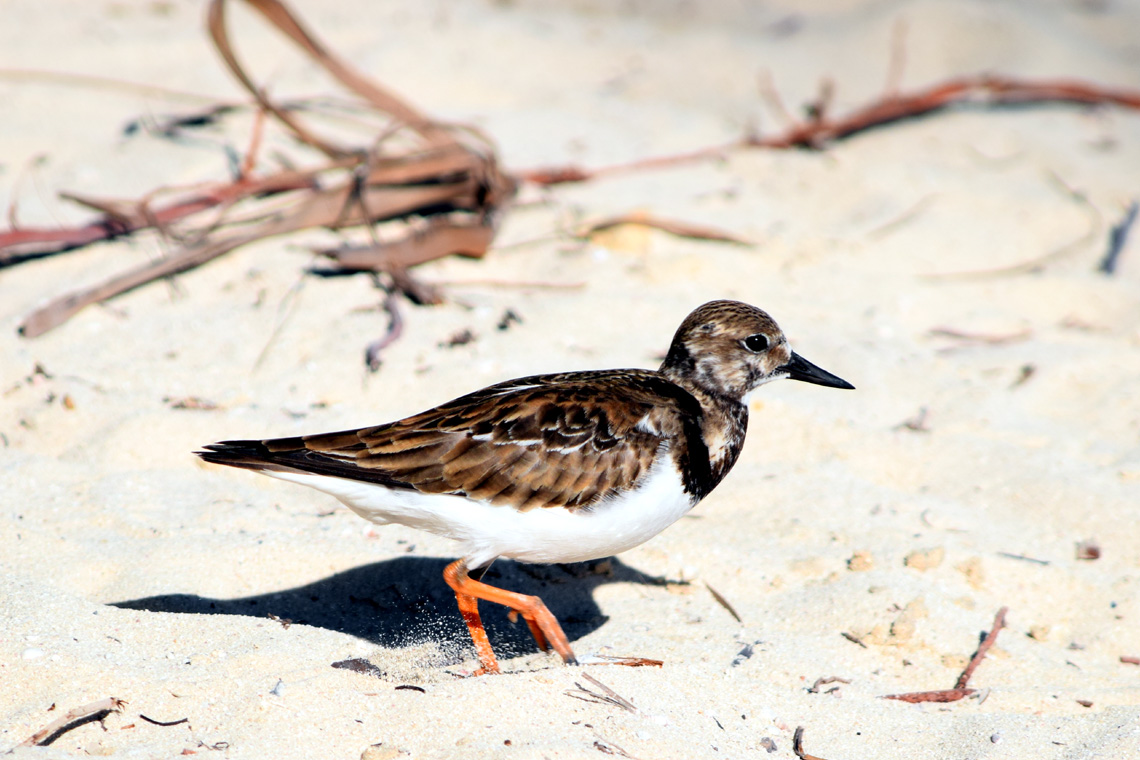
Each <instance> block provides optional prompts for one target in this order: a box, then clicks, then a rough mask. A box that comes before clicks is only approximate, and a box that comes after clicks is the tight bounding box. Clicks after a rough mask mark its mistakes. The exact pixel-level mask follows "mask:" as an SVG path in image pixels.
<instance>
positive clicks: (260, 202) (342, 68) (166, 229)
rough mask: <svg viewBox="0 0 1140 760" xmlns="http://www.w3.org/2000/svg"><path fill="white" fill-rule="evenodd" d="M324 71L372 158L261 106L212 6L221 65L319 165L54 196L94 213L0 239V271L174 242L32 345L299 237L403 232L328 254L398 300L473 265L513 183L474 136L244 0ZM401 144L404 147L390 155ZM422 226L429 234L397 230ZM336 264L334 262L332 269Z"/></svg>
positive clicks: (34, 320)
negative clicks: (436, 271)
mask: <svg viewBox="0 0 1140 760" xmlns="http://www.w3.org/2000/svg"><path fill="white" fill-rule="evenodd" d="M246 2H247V4H249V5H251V6H252V7H253V8H255V9H256V10H257V11H259V12H260V13H261V14H262V16H264V17H265V19H267V20H268V21H269V22H271V23H272V24H273V25H274V26H275V27H277V29H278V30H280V31H281V32H283V33H284V34H285V35H286V36H287V37H289V39H291V40H292V41H293V42H294V43H296V44H297V45H298V46H299V47H300V48H301V49H302V50H303V51H304V52H305V53H307V54H308V55H309V56H311V57H312V58H313V59H314V60H315V61H316V62H317V63H318V64H320V65H321V66H322V67H323V68H324V69H325V70H327V71H328V72H329V73H330V74H331V75H332V76H333V77H334V78H336V79H337V81H338V82H340V84H341V85H343V86H344V87H345V88H346V89H348V90H349V91H350V92H352V93H353V94H354V95H355V96H356V97H357V98H358V99H359V101H360V104H361V105H362V106H363V107H366V108H367V109H370V111H371V112H372V113H374V114H376V115H378V116H382V117H383V118H384V119H385V120H386V122H387V124H386V126H385V128H384V130H383V131H382V133H381V135H380V137H379V138H378V139H376V141H375V143H374V145H373V146H372V147H371V148H365V147H360V146H352V145H343V144H339V143H337V142H334V141H333V140H331V139H329V138H326V137H324V136H322V135H320V134H318V133H317V132H315V131H314V130H312V129H311V128H310V127H309V126H308V125H307V124H305V123H304V121H303V120H302V119H301V118H300V117H299V115H298V114H297V112H295V111H294V110H292V109H288V108H284V107H281V106H278V105H277V104H275V103H274V102H273V101H272V100H270V99H269V98H268V97H267V96H266V95H265V94H264V93H263V91H262V90H261V89H260V88H259V87H258V86H257V85H256V84H255V83H254V82H253V81H252V80H251V79H250V78H249V76H248V75H247V74H246V73H245V71H244V69H243V68H242V66H241V64H240V63H239V61H238V59H237V55H236V53H235V51H234V48H233V45H232V44H231V41H230V38H229V35H228V32H227V29H226V15H225V11H226V5H227V3H226V0H213V1H212V2H211V4H210V9H209V21H208V25H209V32H210V35H211V37H212V39H213V42H214V45H215V46H216V47H217V49H218V51H219V53H220V54H221V56H222V59H223V60H224V61H225V63H226V65H227V66H228V67H229V69H230V71H231V72H232V73H233V75H234V76H235V77H236V78H237V79H238V81H239V82H241V83H242V85H243V86H244V87H245V88H246V89H247V90H248V91H249V93H250V94H251V95H252V96H253V98H254V99H255V101H256V102H257V104H258V107H259V108H260V109H261V111H262V112H263V113H264V114H266V115H267V116H268V117H269V118H271V119H273V120H274V121H276V122H277V123H278V124H279V125H281V126H282V127H284V128H285V129H286V130H287V131H288V132H290V133H291V134H292V135H293V136H294V138H296V140H297V141H299V142H300V143H302V144H304V145H306V146H309V147H310V148H313V149H315V150H317V151H319V152H320V153H323V154H324V155H325V157H326V160H325V161H324V162H323V163H321V164H319V165H317V166H315V167H312V168H308V169H289V170H285V171H280V172H277V173H273V174H269V175H267V176H252V173H251V171H250V169H251V167H252V163H253V161H252V156H249V157H247V159H246V162H245V165H244V166H243V176H240V177H238V178H237V179H236V180H234V181H232V182H229V183H219V184H217V185H212V186H207V187H198V188H190V189H184V190H181V191H170V193H169V194H171V195H174V196H175V197H174V199H173V200H170V201H168V202H165V203H160V202H157V201H156V200H155V199H154V198H152V197H148V198H144V199H142V200H139V201H107V200H100V199H91V198H80V197H77V196H74V195H72V196H64V197H66V198H68V199H70V200H73V201H76V202H79V203H82V204H83V205H86V206H88V207H91V208H94V209H96V210H97V211H99V212H101V213H102V217H101V218H100V219H98V220H96V221H94V222H91V223H90V224H87V225H84V226H81V227H77V228H72V229H56V230H45V229H22V228H14V229H12V230H10V231H8V232H3V233H0V265H4V264H11V263H16V262H18V261H20V260H22V259H26V258H35V257H39V256H44V255H49V254H52V253H59V252H62V251H65V250H70V249H73V248H76V247H80V246H83V245H87V244H89V243H92V242H96V241H100V240H110V239H113V238H117V237H121V236H125V235H129V234H132V233H135V232H138V231H140V230H144V229H155V230H158V231H159V232H161V233H163V234H164V235H166V236H167V237H168V238H170V239H172V240H174V241H176V242H179V243H181V244H180V245H178V246H177V247H176V248H175V249H174V250H173V251H172V252H170V253H169V254H167V255H166V256H164V257H163V258H161V259H159V260H157V261H155V262H153V263H150V264H147V265H144V266H140V267H137V268H134V269H131V270H129V271H127V272H124V273H122V274H119V275H117V276H115V277H112V278H111V279H109V280H107V281H105V282H102V283H100V284H98V285H95V286H92V287H89V288H83V289H80V290H78V291H75V292H73V293H69V294H66V295H64V296H62V297H59V298H57V299H55V300H53V301H52V302H50V303H48V304H47V305H46V306H43V307H41V308H39V309H37V310H36V311H34V312H32V313H31V314H30V315H29V316H28V317H27V318H26V319H25V320H24V322H23V324H22V325H21V327H20V332H21V334H23V335H24V336H26V337H35V336H37V335H42V334H43V333H44V332H47V331H48V330H50V329H52V328H54V327H56V326H58V325H60V324H62V323H63V322H64V321H66V320H67V319H69V318H70V317H72V316H73V315H74V314H75V313H76V312H78V311H79V310H81V309H83V308H84V307H86V306H88V305H90V304H92V303H97V302H100V301H103V300H106V299H108V298H112V297H114V296H116V295H119V294H121V293H125V292H126V291H128V290H131V289H134V288H137V287H139V286H140V285H144V284H146V283H148V282H152V281H153V280H155V279H159V278H162V277H168V276H170V275H173V274H177V273H179V272H184V271H186V270H188V269H192V268H194V267H197V266H200V265H202V264H204V263H206V262H208V261H210V260H212V259H215V258H217V257H218V256H221V255H223V254H225V253H228V252H229V251H231V250H233V249H234V248H237V247H239V246H242V245H245V244H247V243H250V242H253V241H255V240H261V239H264V238H268V237H274V236H278V235H284V234H289V233H292V232H296V231H298V230H302V229H309V228H315V227H323V228H327V229H334V230H336V229H343V228H347V227H362V226H366V227H368V228H370V229H371V228H372V227H373V226H374V225H377V224H381V223H385V222H404V224H402V225H399V226H400V229H399V230H398V231H397V232H396V233H395V234H394V235H390V236H389V237H388V240H387V241H386V242H383V243H381V242H379V241H377V242H376V243H375V244H374V245H373V246H372V247H370V248H369V249H367V250H362V249H357V248H345V249H343V250H340V249H336V250H330V251H324V252H323V253H325V254H326V255H327V256H329V257H330V258H331V259H332V260H333V261H334V262H336V263H337V264H339V265H340V266H341V267H342V268H344V269H345V270H348V271H353V270H360V269H367V270H370V271H374V272H387V273H389V274H390V275H391V281H392V283H393V286H394V287H397V288H399V289H403V288H402V287H401V286H402V285H404V284H407V285H409V287H411V283H410V279H409V278H408V277H407V275H406V269H407V268H408V267H411V266H414V265H416V264H420V263H423V262H425V261H429V260H431V259H434V258H439V257H441V256H446V255H449V254H450V253H453V252H458V253H462V254H463V255H466V256H482V255H484V254H485V253H486V251H487V248H488V246H489V245H490V243H491V240H492V239H493V237H494V232H495V224H496V221H497V212H498V211H499V210H500V209H501V208H502V207H503V205H504V204H506V203H507V202H508V201H509V200H510V198H511V197H512V196H513V194H514V190H515V184H514V180H512V179H511V178H510V177H509V176H507V175H506V174H504V173H503V172H502V171H501V170H500V169H499V167H498V164H497V160H496V157H495V153H494V150H493V148H492V146H491V144H490V142H489V141H488V140H486V139H485V138H483V137H482V136H481V135H479V134H478V132H476V131H475V130H473V129H471V128H463V129H460V128H458V127H455V126H452V125H446V124H442V123H440V122H436V121H434V120H432V119H430V118H428V117H426V116H424V115H423V114H421V113H420V112H419V111H417V110H416V109H414V108H413V107H412V106H410V105H408V104H407V103H405V102H403V101H402V100H400V99H399V98H397V97H396V96H394V95H392V94H391V93H389V92H388V91H387V90H385V89H384V88H382V87H380V86H379V85H377V84H375V83H374V82H372V81H370V80H369V79H367V78H366V77H364V76H363V75H361V74H359V73H358V72H356V71H354V70H353V69H352V68H351V67H349V66H348V65H347V64H345V63H344V62H343V61H341V60H340V59H338V58H337V57H336V56H334V55H333V54H332V53H330V52H329V51H328V50H327V49H325V48H324V46H323V45H321V44H320V43H319V42H318V41H317V40H316V39H315V38H314V37H313V36H312V35H311V34H310V33H309V32H308V31H307V30H306V29H305V28H304V27H303V26H302V25H301V24H300V22H299V21H298V20H297V19H296V17H295V16H293V14H292V13H291V12H290V11H289V9H288V8H287V7H286V6H285V5H284V4H283V3H281V2H279V1H278V0H246ZM397 138H401V139H402V141H401V144H400V146H399V147H398V148H396V149H393V148H392V147H391V146H392V145H393V144H394V143H395V141H396V139H397ZM420 216H423V217H428V218H429V219H430V220H431V221H430V222H429V224H428V227H427V230H426V232H425V231H424V230H422V229H412V228H411V226H409V225H407V224H406V221H407V220H409V219H411V218H413V217H420ZM342 258H343V261H341V259H342Z"/></svg>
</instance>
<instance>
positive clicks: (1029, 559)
mask: <svg viewBox="0 0 1140 760" xmlns="http://www.w3.org/2000/svg"><path fill="white" fill-rule="evenodd" d="M998 556H999V557H1005V558H1006V559H1017V560H1021V561H1022V562H1032V563H1033V564H1035V565H1048V564H1049V560H1047V559H1037V558H1036V557H1026V556H1025V555H1024V554H1013V553H1011V552H998Z"/></svg>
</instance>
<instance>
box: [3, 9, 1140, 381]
mask: <svg viewBox="0 0 1140 760" xmlns="http://www.w3.org/2000/svg"><path fill="white" fill-rule="evenodd" d="M244 1H245V2H246V3H247V4H248V5H250V6H251V7H253V8H254V9H255V10H257V11H258V12H259V13H260V14H261V15H262V16H263V17H264V18H265V19H266V20H267V21H268V22H270V23H271V24H272V25H273V26H275V27H276V28H277V29H278V30H279V31H280V32H282V33H283V34H284V35H285V36H286V37H288V38H289V39H290V40H291V41H292V42H293V43H295V44H296V45H297V46H298V47H299V48H300V49H301V50H302V51H303V52H304V53H306V54H307V55H308V56H310V57H311V58H312V59H313V60H314V61H316V62H317V63H318V64H319V65H320V66H321V67H322V68H324V69H325V70H326V71H327V72H328V73H329V74H330V75H331V76H332V77H333V78H334V79H336V80H337V81H338V82H339V83H340V85H341V86H343V87H344V88H345V89H346V90H347V91H348V92H349V93H351V94H352V95H353V96H354V100H353V101H352V103H351V104H350V105H351V106H353V107H354V108H355V109H357V110H359V111H360V112H362V113H364V114H366V115H370V116H372V117H376V118H377V119H379V120H380V121H381V122H382V124H381V126H379V127H378V128H377V134H376V135H374V139H373V141H372V142H371V144H370V145H350V144H345V143H343V142H341V141H338V140H336V139H333V138H331V137H327V136H325V135H322V134H320V133H319V132H317V131H315V130H313V129H312V128H311V127H310V126H309V125H308V124H307V123H306V122H305V120H304V118H303V114H304V112H305V111H306V110H308V109H306V108H305V107H304V104H297V103H278V102H275V101H273V100H272V99H270V98H269V97H268V96H267V95H266V94H265V92H264V90H263V89H262V88H261V87H259V86H258V85H257V83H256V82H254V81H253V80H252V79H251V78H250V76H249V75H248V74H247V73H246V71H245V69H244V67H243V66H242V65H241V63H240V61H239V59H238V55H237V52H236V50H235V48H234V45H233V43H232V40H231V38H230V36H229V33H228V32H227V27H226V8H227V2H226V0H211V3H210V6H209V16H208V30H209V33H210V36H211V39H212V41H213V43H214V46H215V47H216V48H217V50H218V52H219V54H220V55H221V57H222V59H223V61H224V62H225V64H226V66H227V67H228V68H229V70H230V71H231V73H232V74H233V75H234V77H235V78H236V79H237V80H238V81H239V82H240V83H241V84H242V86H243V87H244V88H245V89H246V91H247V92H248V93H249V95H250V96H251V97H252V99H253V103H254V107H256V108H257V109H258V113H259V114H260V115H261V117H262V118H260V119H259V120H258V121H257V124H256V126H255V130H254V135H253V139H252V140H251V147H250V150H249V152H248V154H247V155H246V156H245V157H244V160H242V161H241V162H240V167H239V168H238V170H237V173H238V176H236V177H235V178H234V179H232V180H231V181H229V182H218V183H215V184H209V185H199V186H196V187H184V188H173V189H165V190H160V191H155V192H153V193H150V194H148V195H147V196H145V197H143V198H141V199H139V200H109V199H98V198H87V197H80V196H77V195H74V194H67V193H61V194H60V195H61V197H62V198H64V199H65V200H70V201H73V202H75V203H79V204H81V205H84V206H86V207H88V208H91V209H93V210H95V211H97V212H98V213H99V217H98V218H96V219H95V220H93V221H91V222H89V223H87V224H84V225H79V226H76V227H65V228H28V227H21V226H19V225H18V224H17V223H16V221H15V218H16V214H15V208H14V207H13V208H12V209H10V211H9V223H10V229H8V230H0V267H4V266H10V265H14V264H18V263H20V262H22V261H26V260H29V259H34V258H39V257H42V256H48V255H54V254H58V253H62V252H64V251H70V250H74V249H77V248H81V247H83V246H86V245H90V244H92V243H95V242H99V241H105V240H113V239H116V238H121V237H125V236H129V235H132V234H134V233H137V232H140V231H143V230H156V231H157V232H158V233H160V234H161V235H163V236H164V237H165V238H166V239H167V240H169V241H171V242H172V243H173V244H174V246H173V248H172V250H170V252H169V253H167V254H166V255H165V256H164V257H162V258H160V259H158V260H157V261H154V262H152V263H149V264H146V265H143V266H139V267H136V268H134V269H131V270H128V271H126V272H123V273H121V274H118V275H115V276H114V277H111V278H110V279H108V280H106V281H104V282H102V283H99V284H96V285H93V286H91V287H87V288H82V289H79V290H77V291H74V292H72V293H68V294H65V295H63V296H60V297H58V298H56V299H55V300H53V301H51V302H49V303H48V304H46V305H45V306H43V307H41V308H39V309H36V310H35V311H34V312H32V313H31V314H29V315H28V317H27V318H26V319H25V320H24V322H23V323H22V325H21V327H20V332H21V334H22V335H24V336H25V337H29V338H31V337H35V336H38V335H42V334H43V333H45V332H47V331H48V330H51V329H52V328H54V327H57V326H59V325H60V324H62V323H63V322H65V321H66V320H68V319H70V318H71V317H72V316H73V315H74V314H76V313H77V312H78V311H80V310H81V309H83V308H84V307H86V306H88V305H90V304H93V303H97V302H100V301H104V300H106V299H109V298H113V297H114V296H116V295H119V294H122V293H125V292H126V291H128V290H131V289H134V288H137V287H140V286H141V285H144V284H147V283H149V282H152V281H154V280H156V279H160V278H164V277H169V276H171V275H174V274H177V273H180V272H184V271H187V270H189V269H193V268H194V267H197V266H200V265H202V264H204V263H206V262H208V261H211V260H212V259H215V258H217V257H218V256H221V255H224V254H225V253H228V252H229V251H232V250H233V249H235V248H237V247H240V246H242V245H245V244H247V243H250V242H253V241H256V240H261V239H264V238H268V237H273V236H279V235H286V234H290V233H293V232H296V231H299V230H303V229H311V228H325V229H331V230H342V229H346V228H365V229H366V230H367V231H368V233H369V241H370V242H368V243H367V244H355V245H348V244H346V245H343V246H338V247H335V248H326V249H321V250H319V251H317V253H319V254H321V255H323V256H325V257H326V258H328V259H329V261H330V262H331V266H332V267H334V268H335V269H337V270H340V271H346V272H354V271H367V272H372V273H373V274H374V275H383V277H379V278H378V280H377V281H378V283H380V284H381V286H382V287H383V288H384V289H385V290H387V291H388V294H389V295H390V294H391V293H401V294H403V295H406V296H408V297H409V298H410V299H411V300H413V301H415V302H420V303H422V302H437V301H438V300H439V298H440V296H439V295H438V294H436V293H434V292H432V291H431V289H430V288H428V287H426V286H423V285H421V284H419V283H417V282H416V280H415V279H413V278H412V277H411V275H409V273H408V270H409V269H410V268H412V267H415V266H417V265H419V264H422V263H424V262H427V261H431V260H433V259H437V258H440V257H443V256H448V255H451V254H458V255H463V256H470V257H481V256H483V255H485V254H486V252H487V250H488V248H489V247H490V245H491V244H492V241H493V239H494V236H495V231H496V226H497V221H498V219H499V217H500V216H501V214H502V212H503V210H504V208H505V207H506V205H507V204H508V203H509V202H510V200H511V199H512V197H513V196H514V193H515V189H516V186H517V183H518V182H519V181H528V182H533V183H536V184H539V185H555V184H561V183H567V182H582V181H585V180H591V179H599V178H603V177H607V176H611V175H615V174H621V173H626V172H632V171H644V170H651V169H656V168H663V167H670V166H677V165H681V164H688V163H693V162H699V161H707V160H715V159H719V158H722V157H723V156H724V155H726V154H727V153H729V152H731V151H735V150H741V149H748V148H767V149H776V150H780V149H803V148H807V149H821V148H824V147H826V146H828V145H830V144H832V143H835V142H837V141H839V140H842V139H845V138H848V137H851V136H852V135H856V134H859V133H860V132H864V131H866V130H869V129H873V128H877V127H881V126H885V125H888V124H894V123H897V122H899V121H903V120H906V119H913V118H917V117H921V116H925V115H928V114H932V113H935V112H938V111H941V110H944V109H947V108H950V107H953V106H960V105H969V104H974V105H979V106H984V107H1002V106H1010V105H1027V104H1043V103H1074V104H1082V105H1089V106H1094V105H1113V106H1118V107H1122V108H1131V109H1140V91H1137V90H1126V89H1113V88H1106V87H1102V86H1100V85H1097V84H1093V83H1089V82H1080V81H1074V80H1041V81H1031V80H1023V79H1013V78H1009V77H1003V76H997V75H988V74H985V75H977V76H967V77H959V78H953V79H950V80H947V81H944V82H941V83H938V84H935V85H932V86H929V87H926V88H924V89H919V90H915V91H912V92H899V91H898V90H897V88H896V87H895V86H894V85H889V86H888V87H887V90H886V92H885V93H884V94H883V95H882V96H881V97H880V98H879V99H877V100H875V101H873V102H871V103H869V104H867V105H865V106H862V107H860V108H856V109H855V110H853V111H851V112H850V113H847V114H845V115H842V116H838V117H833V116H832V115H831V114H830V112H829V111H830V109H829V104H830V100H831V94H832V88H831V86H830V84H827V83H825V85H824V87H823V88H822V91H821V95H820V97H819V99H818V101H817V102H816V103H814V104H812V105H811V106H810V107H809V108H808V117H807V119H806V120H804V121H801V122H798V123H793V124H791V125H790V126H789V127H788V128H787V129H785V130H784V131H783V132H781V133H779V134H775V135H770V136H767V137H765V136H760V135H753V134H749V135H745V136H743V137H741V138H739V139H736V140H733V141H731V142H727V143H724V144H721V145H714V146H709V147H705V148H701V149H698V150H694V151H689V152H686V153H681V154H675V155H668V156H659V157H652V158H646V159H641V160H637V161H632V162H628V163H623V164H617V165H612V166H605V167H598V168H593V169H587V168H583V167H578V166H573V165H570V166H562V167H554V168H545V169H532V170H524V171H518V172H514V173H508V172H506V171H504V170H503V169H501V168H500V166H499V164H498V160H497V157H496V154H495V151H494V149H493V146H492V145H491V143H490V141H489V140H488V139H487V138H485V137H484V136H482V135H481V134H480V133H479V132H478V131H477V130H475V129H472V128H470V127H459V126H457V125H452V124H444V123H441V122H439V121H436V120H433V119H431V118H430V117H428V116H426V115H425V114H423V113H421V112H420V111H418V110H417V109H416V108H414V107H413V106H411V105H410V104H408V103H407V102H405V101H403V100H402V99H400V98H399V97H397V96H396V95H394V94H393V93H391V92H389V91H388V90H386V89H385V88H383V87H381V86H380V85H378V84H376V83H375V82H373V81H372V80H370V79H368V78H367V77H365V76H364V75H363V74H361V73H359V72H357V71H356V70H354V69H353V68H352V67H351V66H349V65H348V64H347V63H345V62H344V61H342V60H341V59H340V58H338V57H337V56H335V55H334V54H333V53H332V52H330V51H329V50H328V49H327V48H326V47H325V46H324V45H322V44H321V43H320V42H319V41H318V40H317V39H316V38H315V37H313V35H312V34H311V33H310V32H309V31H308V30H307V29H305V27H304V26H303V25H302V24H301V23H300V21H299V20H298V19H297V17H296V16H295V15H294V14H293V13H292V12H291V11H290V10H289V8H288V7H287V6H286V5H285V4H284V3H283V2H281V0H244ZM894 68H897V67H894ZM309 105H310V106H311V107H312V108H317V107H318V106H316V105H314V104H312V103H310V104H309ZM240 108H241V106H240V105H235V104H232V103H224V104H220V105H217V104H216V105H214V106H213V107H211V108H209V109H208V110H206V111H204V112H200V113H198V114H194V115H192V116H188V117H183V118H179V119H174V120H172V121H170V122H169V123H168V125H167V126H166V127H163V130H164V133H167V134H171V135H173V134H177V133H178V131H179V130H182V129H185V128H188V127H192V126H194V125H195V124H199V123H213V122H214V121H217V120H218V119H220V118H223V116H224V115H225V114H228V113H231V112H233V111H235V110H240ZM265 122H268V123H269V124H270V125H276V126H278V127H279V128H282V129H284V130H285V131H286V132H287V133H288V134H290V135H291V136H292V137H293V138H294V139H295V140H296V141H297V142H298V143H300V144H301V145H303V146H306V147H307V148H309V149H312V150H314V151H316V152H318V153H319V154H321V155H322V156H323V160H322V161H320V162H319V163H316V164H315V165H311V166H308V167H304V168H289V169H285V170H280V171H276V172H272V173H263V174H262V173H258V172H256V170H255V167H256V163H257V162H256V153H257V146H258V145H259V144H260V137H261V133H260V130H261V129H263V128H266V124H265ZM235 163H237V162H235ZM417 219H419V220H420V221H418V222H415V223H411V222H412V220H417ZM619 223H634V224H643V225H648V226H654V227H658V228H660V229H663V230H666V231H668V232H671V233H673V234H679V235H687V236H692V237H699V238H705V239H712V240H721V241H724V242H736V243H743V244H748V242H749V241H746V240H742V239H740V238H737V237H736V236H733V235H731V234H730V233H724V232H722V231H720V230H715V229H713V228H709V227H705V226H701V225H694V224H689V223H685V222H677V221H673V220H662V219H657V218H654V217H649V216H647V215H625V216H619V217H614V218H613V219H609V220H605V221H604V222H601V223H599V224H597V225H594V226H593V227H592V228H586V229H584V230H581V231H579V233H578V234H590V233H591V232H596V231H597V230H598V229H601V228H604V227H605V226H607V225H611V224H619ZM1126 231H1127V227H1126V226H1124V225H1122V230H1121V233H1120V235H1119V237H1120V239H1121V241H1122V240H1123V238H1124V235H1125V234H1126ZM1118 248H1119V246H1118ZM1117 252H1118V251H1117ZM1106 261H1109V262H1110V263H1109V264H1108V265H1107V266H1106V267H1105V269H1106V271H1109V270H1110V269H1111V267H1112V265H1114V264H1115V255H1112V256H1110V257H1106ZM384 308H385V309H386V310H387V311H388V312H389V314H390V315H391V314H398V311H397V306H396V304H395V302H394V301H392V300H390V299H388V300H386V301H385V306H384ZM393 324H394V325H396V326H395V327H394V328H392V329H390V331H389V333H388V335H387V336H386V337H385V338H384V339H381V340H380V341H378V342H377V343H375V344H374V345H373V346H372V348H371V350H370V352H369V356H368V361H369V364H370V365H371V366H376V364H377V362H378V358H377V356H378V354H377V352H378V351H379V348H378V347H379V346H382V345H386V344H387V342H390V340H392V339H394V336H395V335H398V333H399V327H398V325H399V320H398V319H396V318H393Z"/></svg>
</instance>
